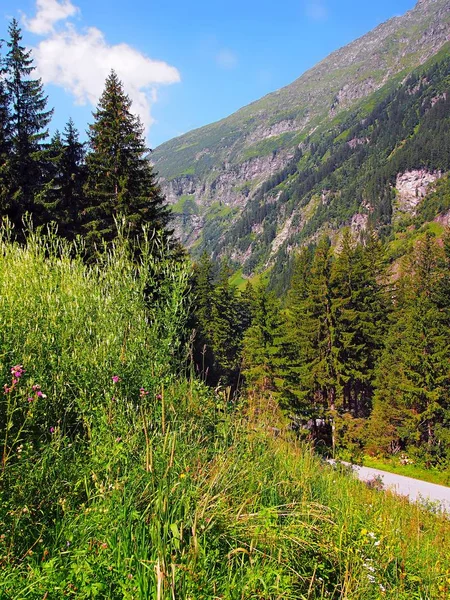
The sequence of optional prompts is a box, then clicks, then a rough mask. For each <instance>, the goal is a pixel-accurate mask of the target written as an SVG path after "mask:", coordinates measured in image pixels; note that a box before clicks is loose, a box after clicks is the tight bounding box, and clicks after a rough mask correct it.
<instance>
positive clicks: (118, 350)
mask: <svg viewBox="0 0 450 600" xmlns="http://www.w3.org/2000/svg"><path fill="white" fill-rule="evenodd" d="M139 255H140V259H139V264H136V261H135V260H132V259H131V257H130V251H129V247H128V243H127V240H126V236H119V238H118V240H117V241H116V243H115V244H114V245H113V246H112V247H111V248H110V250H109V251H108V252H107V253H105V255H104V256H103V258H102V259H101V261H100V262H98V263H96V264H93V265H89V264H86V262H85V261H84V260H83V257H84V250H83V246H82V245H80V244H78V245H77V243H73V244H69V243H68V242H64V241H62V240H61V239H59V238H58V237H57V235H56V234H55V232H54V231H53V232H52V231H49V232H48V233H39V234H37V233H34V232H30V233H29V234H28V241H27V243H26V245H18V244H16V243H15V242H13V240H12V237H11V230H9V229H8V227H5V228H3V230H2V233H1V239H0V324H1V327H0V374H1V378H2V381H1V386H2V390H1V396H0V448H1V451H0V452H1V456H2V460H1V465H0V469H1V470H0V598H2V599H5V600H6V599H8V600H9V599H10V600H25V599H33V600H34V599H36V600H38V599H39V600H42V599H46V600H53V599H55V600H56V599H60V598H76V599H91V598H105V599H127V600H131V599H136V600H138V599H145V600H147V599H155V600H163V599H164V600H166V599H167V600H169V599H172V600H173V599H183V600H188V599H191V600H213V599H226V600H247V599H260V600H261V599H263V600H269V599H270V600H281V599H291V600H293V599H299V600H300V599H301V600H306V599H325V598H327V599H334V600H337V599H344V598H348V599H352V600H359V599H360V600H371V599H378V598H386V599H391V600H445V599H447V598H449V596H450V522H449V520H448V519H446V518H445V517H444V516H443V515H442V514H440V513H439V510H438V509H437V508H436V507H427V508H424V507H421V506H415V505H410V504H409V503H408V502H407V501H406V500H405V499H402V498H398V497H396V496H394V495H392V494H390V493H386V492H383V491H379V490H376V489H370V488H369V487H367V486H365V485H364V484H362V483H360V482H358V481H356V480H355V479H353V478H352V477H351V476H349V474H348V473H347V472H345V470H342V469H340V468H335V469H333V468H332V467H330V466H328V465H326V464H324V463H323V462H322V461H321V460H320V459H319V458H318V457H317V456H315V455H314V454H313V452H312V450H311V448H309V447H308V446H307V445H304V444H301V443H300V442H299V441H298V440H296V439H295V437H294V435H293V434H292V433H290V432H289V431H287V430H284V429H283V428H282V427H280V430H278V429H274V427H273V425H274V424H277V423H278V422H279V421H280V420H281V419H282V417H281V416H280V414H279V411H278V409H277V407H276V405H275V404H274V403H271V402H270V401H269V400H267V399H265V398H260V399H256V398H254V397H252V398H251V399H246V398H245V397H242V398H239V399H236V400H234V401H230V399H229V396H228V395H227V393H226V390H222V389H220V388H218V389H216V390H212V389H210V388H207V387H206V386H205V385H204V383H203V382H202V381H201V380H200V379H199V378H197V377H196V375H195V374H194V373H192V372H191V370H190V369H189V360H188V357H189V340H190V332H189V328H188V316H189V303H190V302H191V299H190V276H191V267H190V265H189V263H188V261H185V262H183V261H178V262H175V263H174V262H173V261H172V260H171V259H170V256H169V253H168V252H167V250H166V249H165V247H164V243H163V242H158V240H154V239H153V240H152V239H148V238H145V239H144V241H143V242H142V244H141V248H140V252H139Z"/></svg>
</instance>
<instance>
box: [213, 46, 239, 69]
mask: <svg viewBox="0 0 450 600" xmlns="http://www.w3.org/2000/svg"><path fill="white" fill-rule="evenodd" d="M216 63H217V64H218V65H219V67H221V68H222V69H228V70H229V69H234V68H235V67H236V66H237V64H238V58H237V56H236V54H235V53H234V52H232V51H231V50H228V48H223V49H222V50H221V51H220V52H219V53H218V54H217V55H216Z"/></svg>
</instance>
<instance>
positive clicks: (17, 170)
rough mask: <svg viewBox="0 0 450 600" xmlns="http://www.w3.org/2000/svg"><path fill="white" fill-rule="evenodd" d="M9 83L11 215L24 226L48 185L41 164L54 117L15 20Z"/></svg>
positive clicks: (8, 64)
mask: <svg viewBox="0 0 450 600" xmlns="http://www.w3.org/2000/svg"><path fill="white" fill-rule="evenodd" d="M8 32H9V41H8V43H7V46H8V49H9V51H8V53H7V55H6V61H5V68H6V75H5V84H6V90H7V92H8V98H9V102H10V127H11V141H12V154H11V163H10V164H11V170H10V202H9V211H8V212H9V214H10V217H11V219H12V221H13V222H14V223H16V224H17V225H19V226H20V222H21V219H22V217H23V215H24V213H25V212H26V211H29V212H31V213H33V209H34V200H35V195H36V193H38V192H39V190H40V189H41V186H42V185H43V184H44V182H43V178H42V172H41V164H42V161H43V160H44V157H45V150H44V148H43V140H44V139H45V138H46V137H47V135H48V132H47V125H48V124H49V122H50V119H51V116H52V114H53V111H52V110H46V107H47V97H46V96H45V95H44V92H43V85H42V82H41V80H40V79H32V78H31V74H32V73H33V71H34V69H35V67H34V65H33V60H32V58H31V51H27V50H26V49H25V48H24V46H22V45H21V41H22V34H21V30H20V28H19V25H18V22H17V21H16V20H15V19H13V21H12V22H11V25H10V27H9V30H8Z"/></svg>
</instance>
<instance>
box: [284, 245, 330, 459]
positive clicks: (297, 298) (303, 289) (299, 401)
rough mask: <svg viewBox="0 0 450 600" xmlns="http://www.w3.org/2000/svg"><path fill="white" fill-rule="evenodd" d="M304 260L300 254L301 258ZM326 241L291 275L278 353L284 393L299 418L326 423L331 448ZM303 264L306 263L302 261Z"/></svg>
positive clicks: (328, 301) (328, 292)
mask: <svg viewBox="0 0 450 600" xmlns="http://www.w3.org/2000/svg"><path fill="white" fill-rule="evenodd" d="M302 262H303V263H305V262H306V255H304V256H303V257H302ZM331 264H332V254H331V249H330V241H329V239H328V238H326V237H324V238H322V240H321V241H320V242H319V244H318V246H317V248H316V250H315V253H314V257H313V259H312V262H311V267H310V269H309V273H308V274H307V275H306V274H304V275H302V274H300V273H299V274H297V275H295V276H294V286H296V285H298V286H299V288H298V290H296V289H295V287H294V290H293V293H292V294H291V296H292V298H293V301H292V303H291V304H290V306H288V314H287V322H286V325H285V330H286V334H285V340H284V343H283V346H282V348H283V350H282V356H281V363H284V364H285V366H287V368H286V372H285V375H284V377H285V381H286V383H285V393H284V395H285V397H286V399H287V401H288V402H289V403H290V404H291V405H292V406H293V407H294V408H296V409H297V410H299V411H300V413H301V415H302V416H304V417H309V418H312V419H313V422H315V421H316V419H325V420H327V421H328V422H329V424H330V427H331V442H332V445H333V450H334V448H335V445H336V436H335V420H336V414H337V404H336V402H337V391H336V387H337V375H336V368H335V342H334V335H335V331H334V323H333V314H332V306H331V301H332V298H331V286H330V277H331ZM305 266H306V265H305Z"/></svg>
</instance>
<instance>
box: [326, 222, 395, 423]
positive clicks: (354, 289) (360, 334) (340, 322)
mask: <svg viewBox="0 0 450 600" xmlns="http://www.w3.org/2000/svg"><path fill="white" fill-rule="evenodd" d="M383 283H384V261H383V252H382V247H381V245H380V243H379V242H378V240H377V239H376V238H375V236H374V235H371V236H369V239H368V243H367V245H366V246H365V247H364V246H363V245H361V244H356V243H355V241H354V239H353V236H352V233H351V231H350V230H349V229H346V230H345V231H344V234H343V237H342V241H341V244H340V248H339V251H338V255H337V258H336V260H335V262H334V264H333V268H332V275H331V287H332V312H333V321H334V328H335V335H334V344H335V367H336V374H337V381H338V384H339V390H340V393H341V394H342V397H341V401H340V405H341V410H342V411H343V412H349V413H350V414H351V415H352V416H353V417H355V418H357V417H368V416H369V414H370V411H371V405H372V395H373V381H374V376H375V374H374V369H375V364H376V361H377V359H378V356H379V353H380V351H381V348H382V341H383V336H384V332H385V329H386V320H387V314H388V310H387V302H386V300H385V293H384V287H383Z"/></svg>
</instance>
